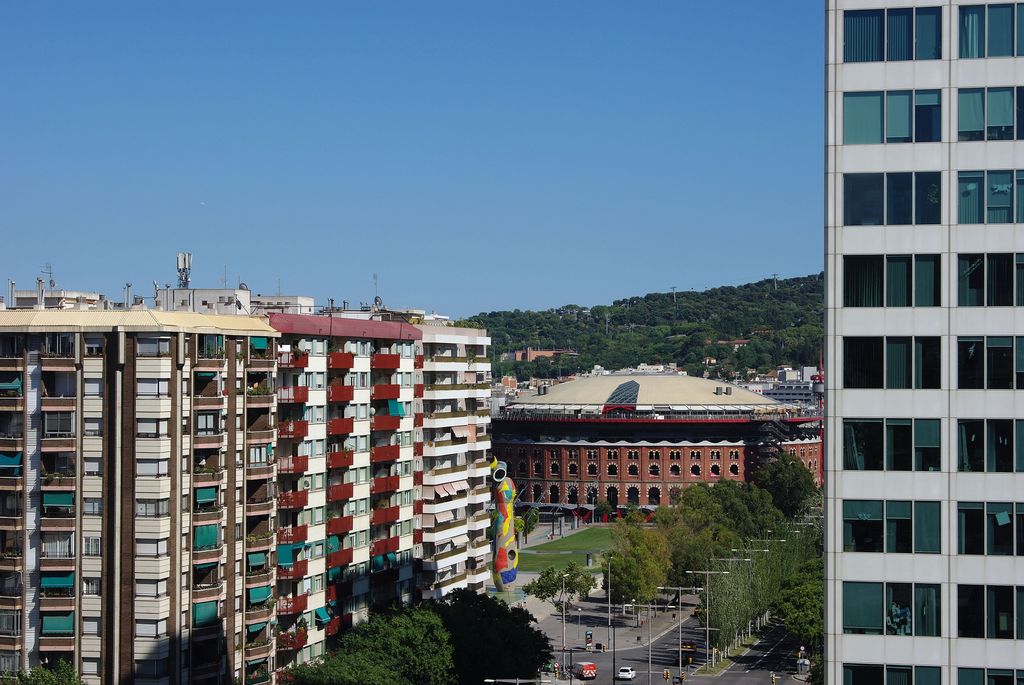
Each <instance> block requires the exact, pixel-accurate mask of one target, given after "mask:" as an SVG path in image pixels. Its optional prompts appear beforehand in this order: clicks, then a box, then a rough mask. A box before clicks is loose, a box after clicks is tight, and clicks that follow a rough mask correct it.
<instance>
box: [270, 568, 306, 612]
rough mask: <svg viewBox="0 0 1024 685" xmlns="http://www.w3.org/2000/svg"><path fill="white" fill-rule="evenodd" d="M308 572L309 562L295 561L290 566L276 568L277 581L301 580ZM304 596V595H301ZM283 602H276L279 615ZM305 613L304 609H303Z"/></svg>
mask: <svg viewBox="0 0 1024 685" xmlns="http://www.w3.org/2000/svg"><path fill="white" fill-rule="evenodd" d="M308 572H309V561H307V560H306V559H303V560H302V561H295V562H293V563H292V565H291V566H280V565H279V566H278V567H277V579H278V580H302V579H303V578H305V577H306V575H307V574H308ZM303 596H305V595H303ZM283 601H284V600H282V599H278V600H277V611H278V613H281V604H282V602H283ZM303 611H305V607H303Z"/></svg>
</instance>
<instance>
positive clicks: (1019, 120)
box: [1013, 12, 1024, 140]
mask: <svg viewBox="0 0 1024 685" xmlns="http://www.w3.org/2000/svg"><path fill="white" fill-rule="evenodd" d="M1018 16H1020V17H1022V18H1024V12H1019V13H1018ZM1022 98H1024V88H1021V87H1019V86H1018V87H1017V102H1016V106H1015V107H1014V110H1013V112H1014V119H1015V121H1016V124H1017V140H1020V139H1022V138H1024V100H1022Z"/></svg>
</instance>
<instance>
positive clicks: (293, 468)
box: [277, 454, 309, 474]
mask: <svg viewBox="0 0 1024 685" xmlns="http://www.w3.org/2000/svg"><path fill="white" fill-rule="evenodd" d="M308 470H309V457H308V456H306V455H304V454H301V455H295V456H292V457H280V458H279V459H278V460H277V472H278V473H282V474H284V473H305V472H306V471H308Z"/></svg>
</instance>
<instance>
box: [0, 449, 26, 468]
mask: <svg viewBox="0 0 1024 685" xmlns="http://www.w3.org/2000/svg"><path fill="white" fill-rule="evenodd" d="M12 466H21V452H0V468H4V467H12Z"/></svg>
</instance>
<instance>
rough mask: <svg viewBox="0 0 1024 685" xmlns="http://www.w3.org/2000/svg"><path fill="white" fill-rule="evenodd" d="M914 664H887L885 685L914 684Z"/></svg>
mask: <svg viewBox="0 0 1024 685" xmlns="http://www.w3.org/2000/svg"><path fill="white" fill-rule="evenodd" d="M913 673H914V667H913V666H886V667H885V685H913Z"/></svg>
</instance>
